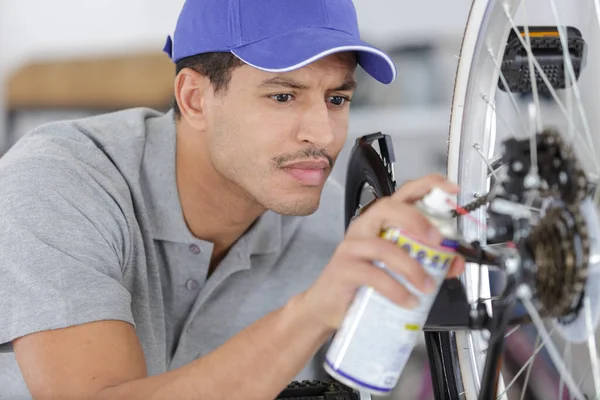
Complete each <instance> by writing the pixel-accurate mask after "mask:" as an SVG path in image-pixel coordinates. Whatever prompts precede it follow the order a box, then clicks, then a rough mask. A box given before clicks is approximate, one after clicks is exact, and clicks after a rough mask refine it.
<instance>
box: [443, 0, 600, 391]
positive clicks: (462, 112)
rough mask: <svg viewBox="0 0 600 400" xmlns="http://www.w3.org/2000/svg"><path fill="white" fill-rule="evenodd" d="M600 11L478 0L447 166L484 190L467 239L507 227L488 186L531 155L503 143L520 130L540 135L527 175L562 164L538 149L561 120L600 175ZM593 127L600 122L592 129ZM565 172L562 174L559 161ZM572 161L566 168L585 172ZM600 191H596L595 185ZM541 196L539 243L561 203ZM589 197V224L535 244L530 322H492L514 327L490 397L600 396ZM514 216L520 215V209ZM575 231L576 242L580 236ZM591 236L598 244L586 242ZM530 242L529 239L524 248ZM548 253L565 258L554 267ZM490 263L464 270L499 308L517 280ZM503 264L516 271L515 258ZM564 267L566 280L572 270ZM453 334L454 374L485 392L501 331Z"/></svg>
mask: <svg viewBox="0 0 600 400" xmlns="http://www.w3.org/2000/svg"><path fill="white" fill-rule="evenodd" d="M599 22H600V2H599V1H598V0H576V1H574V0H535V1H534V0H474V1H473V4H472V8H471V11H470V14H469V18H468V22H467V26H466V29H465V33H464V37H463V44H462V48H461V52H460V59H459V65H458V70H457V76H456V82H455V88H454V97H453V102H452V115H451V122H450V136H449V147H448V169H447V174H448V177H449V179H451V180H453V181H455V182H457V183H458V184H459V185H460V187H461V192H460V194H459V195H458V198H457V203H458V204H462V205H464V204H469V203H472V202H473V201H474V199H475V198H476V197H478V198H480V199H483V200H484V201H480V202H479V203H478V204H477V205H478V206H480V207H478V208H477V209H475V210H473V211H470V214H469V216H468V217H467V216H462V217H460V218H459V222H458V227H459V230H460V232H461V234H462V235H463V237H464V238H465V239H466V240H468V241H478V242H480V243H482V244H487V243H488V239H489V238H490V237H492V236H494V234H495V233H497V232H496V231H495V228H498V226H494V227H493V228H494V229H491V228H490V225H489V222H490V207H489V201H487V200H489V199H488V198H486V197H484V196H486V195H487V194H488V193H490V191H492V189H495V188H496V183H495V180H502V179H507V178H506V176H507V174H508V175H510V174H511V173H513V175H514V173H516V172H515V171H516V169H517V167H518V166H519V167H520V166H522V165H517V163H516V161H515V164H507V162H506V160H507V159H510V157H511V154H513V155H514V157H517V156H518V154H517V153H516V151H517V150H515V148H516V147H515V146H513V144H515V143H516V142H510V143H509V144H510V146H508V145H507V146H505V147H502V145H503V144H506V143H508V142H507V140H510V139H511V138H516V139H518V140H520V142H519V146H521V145H523V146H525V145H527V142H529V143H530V146H531V147H529V148H528V149H529V150H528V151H527V152H525V153H526V154H527V157H528V159H527V161H526V163H530V164H529V165H530V168H529V169H528V170H527V177H534V178H535V175H534V171H535V173H536V174H537V173H538V171H541V169H543V168H549V167H551V163H552V162H553V159H544V160H541V159H536V158H537V156H538V151H546V150H547V149H548V148H547V147H546V148H544V149H541V147H540V146H542V144H541V141H542V140H543V137H544V138H546V137H550V136H543V137H542V136H540V135H541V134H542V132H543V131H545V130H547V129H548V128H552V129H553V131H552V132H558V135H559V137H560V138H561V140H562V141H561V143H563V144H562V145H561V146H563V147H564V148H568V149H569V151H572V152H573V154H574V155H573V157H574V158H576V161H577V162H578V163H579V165H581V166H582V170H583V171H584V172H585V175H586V177H587V181H589V182H591V183H595V182H596V181H597V177H598V171H599V168H598V164H599V162H598V159H597V156H596V154H597V152H598V148H599V146H598V142H599V140H600V137H599V135H598V134H597V132H598V128H599V127H600V112H597V111H595V110H594V107H595V106H597V105H598V104H600V102H599V100H600V98H599V97H600V75H598V72H597V71H598V68H597V67H598V64H599V61H600V60H599V58H598V54H600V52H599V50H600V47H598V39H599V38H600V30H599V28H600V24H599ZM531 71H535V73H532V72H531ZM592 132H594V133H596V134H595V135H592ZM523 139H529V141H527V140H525V141H523ZM548 140H551V141H552V146H554V145H555V144H556V142H555V139H554V136H552V138H551V139H548ZM556 140H558V139H556ZM548 143H550V142H548ZM511 146H512V147H511ZM552 148H554V147H552ZM561 151H562V150H561ZM511 152H513V153H511ZM525 153H524V154H525ZM544 154H546V153H543V154H542V155H544ZM557 162H558V163H560V162H559V161H557ZM548 163H549V164H548ZM569 165H571V164H569ZM563 166H564V165H563ZM513 167H514V168H513ZM559 169H560V168H559ZM556 172H557V173H558V174H559V175H560V173H559V172H558V170H556ZM562 172H564V171H562ZM571 172H573V171H571ZM569 173H570V172H565V175H564V176H562V175H560V176H559V175H557V177H558V179H559V180H561V179H563V178H564V179H569V180H571V179H572V180H573V181H575V180H576V178H575V177H573V176H570V175H568V174H569ZM540 174H541V172H540ZM513 175H511V176H513ZM513 177H514V176H513ZM538 177H539V176H538ZM565 177H566V178H565ZM542 181H543V182H542V184H540V186H536V188H538V189H539V190H538V194H539V193H541V190H542V189H540V188H542V186H544V184H547V183H548V182H545V181H544V180H543V179H542ZM536 182H537V181H536ZM538 183H539V182H538ZM538 183H536V185H537V184H538ZM551 184H553V183H551ZM558 185H559V186H560V183H558ZM526 187H527V186H526ZM527 190H528V191H533V190H530V189H527ZM565 193H566V192H565ZM592 195H593V197H594V198H595V197H596V196H595V191H593V192H592ZM565 196H566V197H568V195H566V194H564V193H563V198H562V200H563V201H565V202H567V201H568V200H569V199H566V198H565ZM548 197H549V198H550V197H552V196H548ZM554 197H556V196H554ZM540 199H541V200H544V196H538V197H537V198H536V199H534V200H535V201H534V200H532V203H531V204H526V206H527V207H526V208H528V210H529V211H530V213H529V214H528V215H530V216H529V217H528V218H529V222H530V225H528V226H526V227H524V228H523V229H525V230H527V231H528V232H529V234H530V236H529V238H528V240H529V242H527V241H526V240H525V241H524V242H527V243H529V244H531V243H534V244H535V243H538V242H541V241H542V239H541V236H540V237H533V236H535V234H536V233H538V232H541V229H542V228H539V229H538V230H536V227H539V226H541V225H542V222H541V221H548V220H549V218H550V214H551V212H552V211H553V210H554V209H553V208H552V207H553V206H552V205H550V206H549V205H548V203H547V202H546V203H543V202H542V203H540V202H539V200H540ZM508 200H509V201H511V199H510V198H508ZM545 200H547V198H546V199H545ZM512 201H514V199H512ZM540 204H541V205H540ZM581 204H582V205H580V204H579V203H578V205H577V207H575V208H574V209H573V210H574V211H573V215H575V219H576V220H577V221H579V220H581V221H583V223H584V224H583V225H585V229H587V231H589V232H587V233H585V234H583V233H581V232H582V231H577V232H579V233H578V234H571V233H572V231H568V232H566V231H561V230H560V227H559V225H558V224H556V225H552V226H550V227H549V228H548V229H547V230H546V231H544V232H548V234H549V235H550V236H549V237H552V238H558V240H557V242H556V243H557V246H556V247H552V246H546V247H544V248H545V249H546V254H544V252H542V251H539V249H541V247H539V248H538V247H535V245H531V246H529V245H528V246H529V247H527V249H529V250H531V248H532V246H533V247H535V249H534V250H531V252H532V257H531V258H532V259H533V261H534V263H533V264H532V266H531V268H530V269H529V270H528V271H530V272H531V271H532V272H531V274H530V275H531V276H529V278H530V280H529V284H528V285H527V284H525V285H524V284H521V285H519V289H520V291H515V292H514V293H516V294H517V295H518V296H516V297H517V300H518V301H517V303H516V306H515V307H516V309H517V311H519V310H520V311H521V313H522V314H524V315H526V316H527V318H524V319H522V320H523V322H524V323H523V324H522V325H515V326H514V327H512V326H510V327H509V326H508V325H506V324H505V325H503V326H502V327H503V328H505V330H504V331H503V332H499V333H498V332H492V335H506V336H507V337H508V339H507V341H506V343H505V346H504V347H502V348H500V350H503V351H504V352H505V353H504V354H505V359H506V360H510V362H505V363H504V364H502V362H501V361H502V358H499V359H498V360H499V361H500V362H499V363H498V371H501V374H499V375H497V378H498V380H497V391H496V393H495V395H494V396H489V397H485V398H486V399H487V398H496V397H498V398H504V399H506V398H517V399H523V398H540V399H552V398H558V399H561V400H562V399H563V398H571V397H568V395H569V394H570V395H571V396H572V398H577V399H583V398H586V397H585V396H588V397H589V398H600V397H599V396H600V372H599V370H600V369H599V367H598V364H599V363H598V357H597V355H596V343H595V334H594V333H593V330H595V329H596V324H597V321H598V312H599V310H600V304H599V302H598V294H597V292H599V291H600V290H598V285H599V282H598V274H597V272H598V269H597V268H596V267H597V263H598V260H597V258H595V255H596V254H597V253H596V252H597V245H598V243H597V239H596V238H597V237H598V221H597V210H596V209H595V207H596V202H594V203H590V202H589V201H587V200H586V201H582V203H581ZM468 208H469V209H470V208H471V207H468ZM472 208H476V207H472ZM546 217H548V218H546ZM544 218H546V219H544ZM560 218H562V217H560ZM577 218H579V219H577ZM558 219H559V217H557V219H556V220H558ZM514 220H515V218H514V215H513V218H512V220H511V221H513V222H514ZM562 226H563V225H561V227H562ZM565 226H566V225H565ZM576 226H579V225H576ZM565 232H566V233H565ZM563 234H564V235H563ZM552 235H554V236H552ZM561 235H563V236H561ZM569 235H570V236H569ZM513 236H514V235H513ZM584 239H585V240H584ZM535 240H537V241H538V242H535ZM567 242H568V244H569V246H570V245H571V244H573V246H572V247H568V246H567V244H566V243H567ZM582 243H585V246H587V247H585V246H583V247H582ZM546 244H547V243H546ZM540 246H541V245H540ZM488 248H491V247H488ZM494 248H501V249H506V246H503V242H502V241H500V242H499V243H496V244H495V245H494ZM582 248H583V250H582ZM521 249H522V248H520V247H518V250H519V251H521ZM584 250H585V251H584ZM507 251H508V250H507ZM569 251H570V252H571V253H569ZM584 255H585V257H587V256H589V258H585V257H584ZM571 256H572V257H574V258H575V260H576V261H574V263H575V264H577V268H581V269H580V270H574V269H573V270H567V264H566V263H563V264H561V263H560V261H564V260H565V258H564V257H571ZM544 257H545V258H544ZM542 258H543V259H544V262H542V261H541V259H542ZM578 260H579V261H581V262H579V261H578ZM582 260H583V261H582ZM535 262H537V264H535ZM521 265H522V264H521ZM548 265H552V267H553V268H554V269H549V267H548V268H547V266H548ZM569 265H570V264H569ZM490 271H492V269H491V268H488V267H481V266H480V265H478V264H473V263H469V264H467V267H466V270H465V273H464V274H463V276H462V277H461V280H462V282H463V284H464V286H465V290H466V292H467V297H468V299H469V301H470V302H471V303H472V304H475V303H476V302H477V301H478V300H482V301H484V304H485V305H486V307H487V310H488V312H489V313H490V315H491V316H492V317H493V316H494V312H496V311H497V310H496V309H495V306H494V304H496V301H497V299H496V301H494V302H493V301H492V298H494V297H495V296H498V295H502V294H503V293H506V291H505V290H506V282H505V281H503V280H502V279H498V275H490ZM569 271H574V272H572V273H573V274H577V275H576V276H577V277H578V278H580V279H581V281H580V282H579V283H580V284H581V285H580V286H577V287H578V288H579V289H581V290H579V291H577V293H575V292H573V293H571V292H569V293H570V294H569V296H571V295H572V297H573V298H571V297H567V294H566V287H567V286H568V287H569V288H572V287H575V286H573V285H571V286H569V282H570V281H568V279H566V278H565V276H567V275H566V274H567V273H568V272H569ZM586 271H587V275H586V273H585V272H586ZM499 272H501V273H506V270H504V271H499ZM542 273H544V274H545V275H544V276H542ZM568 276H571V275H568ZM573 276H575V275H573ZM563 278H564V279H565V280H564V281H561V279H563ZM540 282H546V283H548V282H551V283H552V284H553V285H554V286H552V287H553V288H554V289H553V290H554V291H555V292H553V293H555V296H550V294H549V293H550V292H549V291H550V289H548V291H547V292H544V290H545V289H544V288H543V287H542V283H540ZM561 283H564V285H562V286H563V287H560V286H561ZM544 287H545V286H544ZM548 287H549V286H548ZM527 290H529V292H527ZM573 290H574V289H573ZM563 297H564V298H563ZM552 299H554V300H556V301H562V302H563V303H565V302H569V301H571V303H569V305H570V306H572V307H570V308H569V310H568V311H565V309H561V312H559V311H556V310H558V309H553V310H554V312H550V311H548V309H549V307H550V306H549V305H548V304H549V302H550V301H551V300H552ZM573 299H576V300H577V301H576V302H575V301H574V300H573ZM544 309H545V311H544ZM565 315H567V316H569V318H567V317H565ZM526 327H527V328H526ZM532 328H535V329H532ZM588 332H591V333H590V334H588ZM509 335H510V336H509ZM494 337H497V336H494ZM451 338H452V340H451V341H450V342H449V343H447V344H446V345H445V346H447V347H448V346H450V347H452V349H445V350H446V352H447V354H457V356H456V357H451V359H448V360H447V361H446V362H448V363H449V364H450V365H455V363H456V364H458V365H459V369H458V370H457V369H455V370H456V371H457V373H456V376H455V377H454V379H455V380H456V381H457V382H458V383H459V384H458V386H459V387H462V388H463V389H464V393H463V397H464V398H466V399H468V400H471V399H478V398H484V397H483V396H484V395H483V394H482V390H483V389H482V379H483V373H484V370H485V362H486V359H487V357H488V356H489V351H488V346H489V345H490V334H489V333H487V332H486V331H484V330H482V331H474V330H465V331H457V332H455V334H454V335H453V336H451ZM511 338H512V339H511ZM515 338H516V339H515ZM513 339H515V340H513ZM503 341H504V340H503ZM515 343H517V344H515ZM449 350H452V351H449ZM525 350H527V351H529V352H530V354H528V355H527V357H524V356H523V352H524V351H525ZM486 353H487V354H486ZM573 357H577V358H576V360H577V362H573V361H574V360H575V358H573ZM452 358H454V359H452ZM456 358H457V359H456ZM509 375H511V376H509ZM513 375H514V376H513ZM536 380H537V382H536ZM519 381H520V382H521V385H520V386H521V387H520V390H518V391H516V392H513V390H514V388H515V386H514V385H515V382H519ZM509 393H510V394H511V396H509V395H508V394H509Z"/></svg>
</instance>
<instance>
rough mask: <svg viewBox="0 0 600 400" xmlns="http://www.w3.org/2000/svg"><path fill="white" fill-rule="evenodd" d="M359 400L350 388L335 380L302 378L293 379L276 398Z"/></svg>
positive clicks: (289, 399)
mask: <svg viewBox="0 0 600 400" xmlns="http://www.w3.org/2000/svg"><path fill="white" fill-rule="evenodd" d="M280 399H285V400H359V399H360V397H359V395H358V394H357V393H356V392H355V391H354V390H353V389H351V388H349V387H347V386H344V385H342V384H341V383H339V382H337V381H317V380H304V381H293V382H291V383H290V384H289V385H288V386H287V388H286V389H284V390H283V391H282V392H281V393H280V394H279V396H278V397H277V399H276V400H280Z"/></svg>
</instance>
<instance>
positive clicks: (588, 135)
mask: <svg viewBox="0 0 600 400" xmlns="http://www.w3.org/2000/svg"><path fill="white" fill-rule="evenodd" d="M504 6H505V7H504V14H505V16H506V18H507V20H508V22H509V23H510V25H511V27H512V30H513V31H514V32H515V34H516V35H517V38H518V40H519V42H520V43H521V45H522V46H523V47H524V48H525V50H526V51H527V57H528V58H529V59H530V60H531V62H532V63H533V64H534V66H535V68H536V69H537V71H538V73H539V75H540V78H541V79H542V80H543V81H544V84H545V85H546V87H548V91H549V93H550V95H551V96H552V98H553V99H554V101H555V102H556V104H557V106H558V107H559V108H560V110H561V112H562V114H563V115H564V116H565V118H567V120H568V121H570V122H571V123H572V121H573V119H572V118H571V117H570V116H569V113H568V111H567V110H566V109H565V106H564V105H563V103H562V101H560V99H559V98H558V95H557V94H556V90H554V87H553V86H552V84H551V83H550V81H549V80H548V77H547V76H546V73H545V72H544V70H543V69H542V67H541V66H540V63H539V62H538V61H537V59H536V58H535V57H533V53H532V51H531V48H530V47H529V46H528V45H527V43H526V42H525V40H524V39H523V38H522V37H521V34H520V32H519V28H518V27H517V25H516V24H515V21H514V19H513V18H512V17H511V15H510V13H509V11H508V7H507V5H506V3H505V4H504ZM584 123H585V125H584V129H585V127H586V126H587V127H588V128H589V125H588V124H587V121H585V122H584ZM576 132H579V130H578V129H577V130H576ZM584 134H585V137H586V138H588V139H587V142H588V146H584V148H585V149H586V151H588V152H589V151H592V150H590V148H591V147H592V146H591V145H589V143H592V142H591V137H592V136H591V133H590V132H589V131H586V132H584ZM588 147H590V148H588ZM589 156H590V157H591V158H592V160H593V161H594V164H595V168H596V171H595V173H596V174H597V173H598V172H599V171H600V164H599V163H598V160H597V159H596V156H595V155H594V154H593V153H590V154H589Z"/></svg>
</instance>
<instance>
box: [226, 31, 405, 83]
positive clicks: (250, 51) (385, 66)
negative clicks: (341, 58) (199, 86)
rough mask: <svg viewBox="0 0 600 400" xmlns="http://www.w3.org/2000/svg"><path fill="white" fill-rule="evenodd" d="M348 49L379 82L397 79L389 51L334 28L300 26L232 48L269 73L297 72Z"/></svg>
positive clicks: (247, 60) (252, 64) (256, 66)
mask: <svg viewBox="0 0 600 400" xmlns="http://www.w3.org/2000/svg"><path fill="white" fill-rule="evenodd" d="M345 51H354V52H356V53H357V55H358V64H359V65H360V66H361V67H362V68H363V69H364V70H365V71H366V72H367V73H368V74H369V75H371V76H372V77H373V78H375V79H376V80H378V81H379V82H382V83H385V84H388V83H391V82H393V81H394V79H396V66H395V65H394V62H393V61H392V59H391V58H390V57H389V56H388V55H387V54H385V53H384V52H383V51H381V50H380V49H378V48H376V47H373V46H371V45H370V44H368V43H366V42H364V41H362V40H359V39H357V38H355V37H353V36H352V35H349V34H348V33H345V32H341V31H336V30H333V29H325V28H305V29H298V30H295V31H291V32H287V33H285V34H283V35H278V36H273V37H270V38H267V39H263V40H260V41H257V42H253V43H251V44H247V45H245V46H240V47H237V48H235V49H233V50H231V52H232V53H233V54H235V55H236V56H237V57H238V58H239V59H241V60H242V61H244V62H245V63H246V64H248V65H251V66H253V67H255V68H258V69H261V70H263V71H268V72H286V71H293V70H295V69H298V68H301V67H304V66H305V65H308V64H310V63H312V62H314V61H316V60H318V59H320V58H323V57H326V56H328V55H330V54H334V53H340V52H345Z"/></svg>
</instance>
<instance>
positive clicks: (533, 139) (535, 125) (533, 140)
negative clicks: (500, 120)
mask: <svg viewBox="0 0 600 400" xmlns="http://www.w3.org/2000/svg"><path fill="white" fill-rule="evenodd" d="M536 90H537V89H536ZM528 111H529V124H530V125H529V129H530V132H529V133H530V135H529V141H530V145H529V148H530V149H531V150H530V151H529V153H530V155H531V169H530V172H529V174H528V176H530V177H531V179H533V180H534V181H533V183H534V184H535V186H536V187H537V186H538V185H539V183H540V177H539V175H538V161H537V160H538V158H537V133H538V132H541V131H542V130H541V129H540V124H541V122H539V112H540V108H539V104H538V105H536V106H534V105H533V104H529V107H528ZM536 121H537V122H536ZM527 205H528V206H531V204H527Z"/></svg>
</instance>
